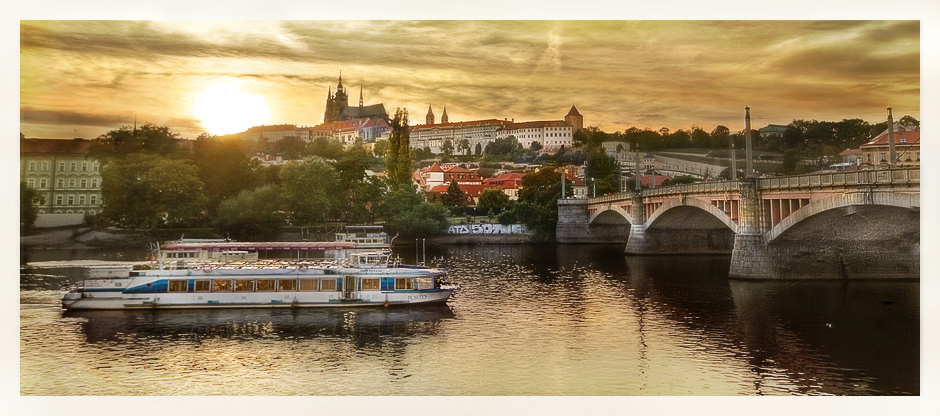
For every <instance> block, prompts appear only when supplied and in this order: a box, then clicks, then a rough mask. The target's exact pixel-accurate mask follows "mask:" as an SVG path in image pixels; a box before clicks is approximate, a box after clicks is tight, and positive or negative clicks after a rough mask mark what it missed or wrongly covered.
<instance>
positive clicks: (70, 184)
mask: <svg viewBox="0 0 940 416" xmlns="http://www.w3.org/2000/svg"><path fill="white" fill-rule="evenodd" d="M74 187H75V179H74V178H72V179H69V188H74Z"/></svg>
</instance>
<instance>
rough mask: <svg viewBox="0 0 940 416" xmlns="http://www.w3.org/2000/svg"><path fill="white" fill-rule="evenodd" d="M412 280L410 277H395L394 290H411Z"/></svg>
mask: <svg viewBox="0 0 940 416" xmlns="http://www.w3.org/2000/svg"><path fill="white" fill-rule="evenodd" d="M412 283H414V280H413V279H412V278H410V277H404V278H398V279H395V290H411V289H413V287H412Z"/></svg>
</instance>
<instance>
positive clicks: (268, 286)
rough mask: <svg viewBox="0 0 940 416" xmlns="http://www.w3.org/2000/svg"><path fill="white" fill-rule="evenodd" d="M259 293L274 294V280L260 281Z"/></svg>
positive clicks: (258, 285)
mask: <svg viewBox="0 0 940 416" xmlns="http://www.w3.org/2000/svg"><path fill="white" fill-rule="evenodd" d="M256 287H257V289H256V290H257V291H259V292H273V291H274V279H258V284H257V286H256Z"/></svg>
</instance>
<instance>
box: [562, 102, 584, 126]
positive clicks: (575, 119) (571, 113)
mask: <svg viewBox="0 0 940 416" xmlns="http://www.w3.org/2000/svg"><path fill="white" fill-rule="evenodd" d="M565 124H568V125H569V126H571V129H572V130H574V132H577V131H578V130H582V129H584V116H582V115H581V113H579V112H578V108H577V107H575V106H574V104H571V109H570V110H568V114H566V115H565Z"/></svg>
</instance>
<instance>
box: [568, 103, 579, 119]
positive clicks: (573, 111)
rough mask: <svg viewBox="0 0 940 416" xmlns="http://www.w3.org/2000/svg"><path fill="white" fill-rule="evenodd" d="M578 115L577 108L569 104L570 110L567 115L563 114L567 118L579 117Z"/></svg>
mask: <svg viewBox="0 0 940 416" xmlns="http://www.w3.org/2000/svg"><path fill="white" fill-rule="evenodd" d="M580 115H581V113H579V112H578V108H577V107H575V106H574V104H571V109H570V110H568V114H565V117H569V116H580ZM582 117H583V116H582Z"/></svg>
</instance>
